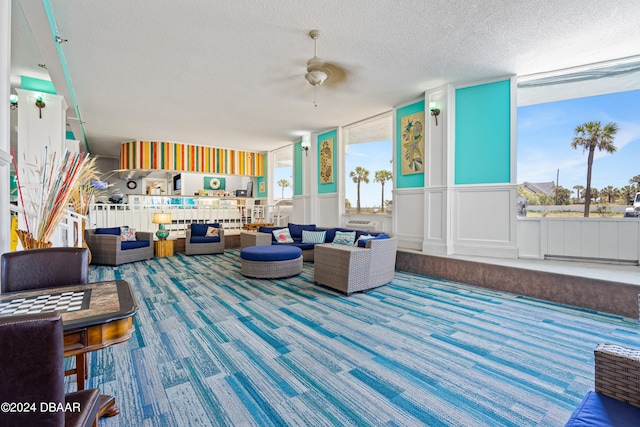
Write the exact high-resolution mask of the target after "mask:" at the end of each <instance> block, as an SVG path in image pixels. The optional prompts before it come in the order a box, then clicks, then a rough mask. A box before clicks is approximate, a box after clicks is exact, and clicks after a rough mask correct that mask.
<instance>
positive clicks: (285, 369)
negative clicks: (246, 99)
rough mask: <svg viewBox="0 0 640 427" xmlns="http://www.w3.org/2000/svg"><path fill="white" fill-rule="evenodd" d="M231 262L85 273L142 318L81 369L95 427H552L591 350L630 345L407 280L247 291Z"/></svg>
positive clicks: (608, 318) (627, 325)
mask: <svg viewBox="0 0 640 427" xmlns="http://www.w3.org/2000/svg"><path fill="white" fill-rule="evenodd" d="M238 255H239V252H238V250H227V251H226V252H225V254H224V255H211V256H194V257H187V256H184V255H183V254H177V255H176V256H173V257H169V258H155V259H153V260H151V261H145V262H137V263H132V264H126V265H123V266H120V267H118V268H112V267H98V266H91V269H90V280H91V281H100V280H111V279H125V280H127V281H129V283H130V284H131V285H132V287H133V289H134V292H135V295H136V297H137V300H138V304H139V306H140V308H139V311H138V313H137V315H136V328H137V329H136V333H135V335H134V337H133V338H132V339H131V340H129V341H128V342H126V343H123V344H118V345H115V346H112V347H109V348H107V349H104V350H101V351H98V352H95V353H93V354H92V355H91V357H90V367H91V379H90V381H89V386H91V387H99V388H101V389H102V390H103V392H106V393H109V394H113V395H115V396H116V398H117V402H118V404H119V406H120V408H121V410H122V412H121V414H120V415H118V416H116V417H114V418H110V419H102V420H101V421H100V426H102V427H112V426H137V427H139V426H284V425H289V426H420V425H427V426H492V427H494V426H538V425H539V426H562V425H564V423H565V422H566V421H567V419H568V418H569V415H570V414H571V412H572V411H573V408H574V407H575V406H576V405H577V404H578V403H579V402H580V400H581V398H582V396H583V394H584V393H585V392H586V391H587V390H589V389H591V388H592V387H593V349H594V347H595V345H596V344H597V343H599V342H615V343H619V344H623V345H629V346H634V347H638V345H639V340H638V330H639V328H638V324H637V321H633V320H631V319H628V318H622V317H618V316H612V315H606V314H602V313H595V312H589V311H586V310H580V309H575V308H571V307H566V306H562V305H557V304H552V303H547V302H542V301H538V300H532V299H529V298H524V297H519V296H516V295H512V294H506V293H500V292H495V291H491V290H485V289H482V288H476V287H472V286H468V285H463V284H458V283H452V282H447V281H442V280H437V279H433V278H428V277H423V276H417V275H412V274H406V273H397V274H396V277H395V279H394V280H393V281H392V282H391V284H389V285H387V286H384V287H381V288H378V289H376V290H374V291H371V292H369V293H366V294H355V295H352V296H351V297H348V298H347V297H345V296H342V295H340V294H337V293H335V292H333V291H331V290H329V289H326V288H323V287H320V286H316V285H314V284H313V264H309V263H305V266H304V271H303V272H302V274H300V275H299V276H297V277H294V278H290V279H284V280H273V281H268V280H257V279H247V278H245V277H243V276H242V275H241V274H240V272H239V270H240V265H239V261H240V260H239V256H238ZM68 386H69V387H73V386H74V384H68Z"/></svg>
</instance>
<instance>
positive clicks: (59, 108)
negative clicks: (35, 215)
mask: <svg viewBox="0 0 640 427" xmlns="http://www.w3.org/2000/svg"><path fill="white" fill-rule="evenodd" d="M16 92H17V93H18V105H19V107H18V148H17V150H16V162H17V164H18V170H17V173H18V175H19V178H20V187H21V189H22V198H23V200H24V206H28V207H29V206H33V205H32V204H31V202H32V200H36V199H38V197H39V195H40V190H39V189H40V188H41V183H40V182H39V178H40V177H41V175H39V174H35V173H34V171H35V170H37V169H38V168H41V167H44V165H45V164H46V163H47V161H48V158H49V156H51V155H52V154H53V153H56V162H57V163H58V164H59V159H60V158H61V157H62V156H63V155H64V153H65V151H66V148H67V145H66V124H65V123H66V111H67V102H66V101H65V99H64V97H62V96H60V95H53V94H49V93H41V92H34V91H30V90H24V89H16ZM40 96H41V97H42V101H43V102H44V104H45V105H44V107H43V108H38V107H37V106H36V100H37V99H38V97H40ZM29 211H30V212H33V209H28V212H29ZM30 221H32V219H30ZM30 225H31V226H33V225H34V224H30ZM24 227H25V224H24V219H23V217H20V218H19V228H20V229H21V230H25V229H26V228H24ZM54 239H55V238H54ZM52 243H53V244H54V246H56V245H57V244H58V243H59V242H56V241H52Z"/></svg>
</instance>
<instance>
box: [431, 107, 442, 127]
mask: <svg viewBox="0 0 640 427" xmlns="http://www.w3.org/2000/svg"><path fill="white" fill-rule="evenodd" d="M429 110H431V115H432V116H433V117H435V118H436V126H438V116H439V115H440V109H439V108H437V105H436V102H435V101H431V102H430V103H429Z"/></svg>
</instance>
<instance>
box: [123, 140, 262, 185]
mask: <svg viewBox="0 0 640 427" xmlns="http://www.w3.org/2000/svg"><path fill="white" fill-rule="evenodd" d="M120 169H159V170H172V171H184V172H207V173H220V174H228V175H246V176H263V175H264V173H265V170H264V154H262V153H253V152H250V151H239V150H229V149H225V148H215V147H204V146H200V145H188V144H180V143H176V142H157V141H130V142H124V143H122V145H121V146H120Z"/></svg>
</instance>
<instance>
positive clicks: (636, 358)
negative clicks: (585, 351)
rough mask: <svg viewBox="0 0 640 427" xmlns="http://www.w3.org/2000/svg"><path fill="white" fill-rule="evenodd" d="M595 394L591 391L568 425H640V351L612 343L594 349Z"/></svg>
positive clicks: (575, 426) (599, 345) (572, 426)
mask: <svg viewBox="0 0 640 427" xmlns="http://www.w3.org/2000/svg"><path fill="white" fill-rule="evenodd" d="M594 356H595V357H594V361H595V391H590V392H588V393H587V395H586V396H585V397H584V399H583V400H582V402H581V403H580V405H579V406H578V407H577V408H576V410H575V411H574V412H573V414H572V415H571V418H570V419H569V421H568V422H567V424H566V426H571V427H579V426H593V425H598V426H602V425H612V426H627V425H634V426H636V425H639V424H638V423H639V422H640V421H639V420H640V351H638V350H631V349H628V348H624V347H620V346H617V345H613V344H598V345H597V346H596V349H595V350H594Z"/></svg>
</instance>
